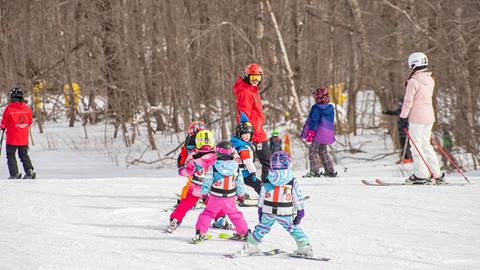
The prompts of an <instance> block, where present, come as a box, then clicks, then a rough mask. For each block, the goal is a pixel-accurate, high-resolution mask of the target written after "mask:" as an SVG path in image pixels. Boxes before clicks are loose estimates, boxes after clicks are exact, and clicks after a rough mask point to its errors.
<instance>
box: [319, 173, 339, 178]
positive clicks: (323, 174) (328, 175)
mask: <svg viewBox="0 0 480 270" xmlns="http://www.w3.org/2000/svg"><path fill="white" fill-rule="evenodd" d="M320 175H322V176H324V177H332V178H333V177H337V172H333V173H324V172H320Z"/></svg>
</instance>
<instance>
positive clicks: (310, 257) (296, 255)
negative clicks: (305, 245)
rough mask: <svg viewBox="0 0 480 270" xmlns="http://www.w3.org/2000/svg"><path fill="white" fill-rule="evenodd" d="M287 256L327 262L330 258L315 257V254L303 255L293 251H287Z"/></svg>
mask: <svg viewBox="0 0 480 270" xmlns="http://www.w3.org/2000/svg"><path fill="white" fill-rule="evenodd" d="M288 257H292V258H299V259H307V260H314V261H322V262H328V261H330V258H325V257H317V256H304V255H298V254H294V253H288Z"/></svg>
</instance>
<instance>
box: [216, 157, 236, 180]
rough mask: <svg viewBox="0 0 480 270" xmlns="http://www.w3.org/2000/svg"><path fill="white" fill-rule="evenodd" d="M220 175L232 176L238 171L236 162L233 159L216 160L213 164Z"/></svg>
mask: <svg viewBox="0 0 480 270" xmlns="http://www.w3.org/2000/svg"><path fill="white" fill-rule="evenodd" d="M213 166H214V167H215V169H216V170H217V171H218V172H219V173H220V174H222V175H226V176H232V175H234V174H235V173H236V172H237V171H238V164H237V162H236V161H235V160H217V161H216V162H215V164H214V165H213Z"/></svg>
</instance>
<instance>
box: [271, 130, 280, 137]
mask: <svg viewBox="0 0 480 270" xmlns="http://www.w3.org/2000/svg"><path fill="white" fill-rule="evenodd" d="M272 136H280V132H279V131H278V130H276V129H274V130H272Z"/></svg>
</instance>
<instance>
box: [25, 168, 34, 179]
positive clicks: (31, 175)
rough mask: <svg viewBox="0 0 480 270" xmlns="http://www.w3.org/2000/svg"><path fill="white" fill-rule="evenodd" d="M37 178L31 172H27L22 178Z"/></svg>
mask: <svg viewBox="0 0 480 270" xmlns="http://www.w3.org/2000/svg"><path fill="white" fill-rule="evenodd" d="M36 177H37V173H36V172H34V171H33V170H28V172H26V175H25V176H24V177H23V179H35V178H36Z"/></svg>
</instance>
